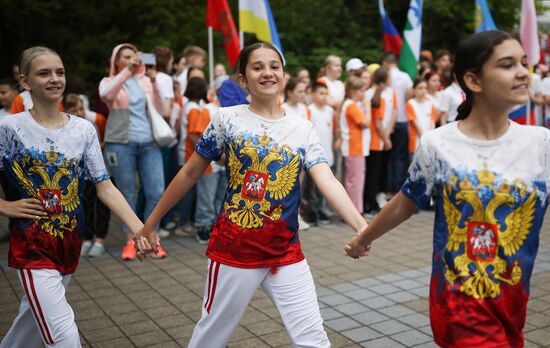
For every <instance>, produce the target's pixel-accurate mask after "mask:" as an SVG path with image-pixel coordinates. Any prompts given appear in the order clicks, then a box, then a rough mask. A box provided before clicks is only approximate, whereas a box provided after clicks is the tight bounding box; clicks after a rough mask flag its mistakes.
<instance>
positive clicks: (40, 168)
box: [12, 146, 80, 239]
mask: <svg viewBox="0 0 550 348" xmlns="http://www.w3.org/2000/svg"><path fill="white" fill-rule="evenodd" d="M45 158H46V160H45V161H43V160H41V159H40V158H39V157H36V158H34V159H32V158H31V156H30V155H29V154H25V155H23V156H22V157H21V159H20V161H19V162H18V161H17V160H14V161H13V164H12V169H13V172H14V174H15V177H16V178H17V181H19V184H20V185H21V187H22V188H23V189H24V190H25V192H26V193H27V194H28V196H29V197H30V198H36V199H38V200H40V201H42V204H43V206H44V208H45V210H46V211H47V212H48V215H47V216H42V217H39V218H38V220H37V221H36V223H37V224H39V225H40V226H41V228H42V230H43V231H44V232H47V233H49V234H50V235H52V236H54V237H59V238H61V239H63V233H64V232H71V231H74V229H75V228H76V224H77V222H76V218H75V217H74V216H73V217H72V219H69V216H68V215H67V213H70V212H72V211H74V210H75V209H76V208H77V207H78V206H79V205H80V199H79V197H78V172H77V170H76V167H77V165H78V164H77V160H76V159H71V160H70V161H67V160H63V161H61V163H60V164H58V163H57V162H58V159H59V154H58V153H57V152H55V151H54V147H53V146H52V147H50V151H48V152H46V154H45ZM52 168H53V175H51V174H50V173H52ZM72 173H74V176H73V174H72ZM31 177H35V178H37V179H38V180H39V181H40V182H39V183H37V184H34V183H33V181H32V180H31V179H30V178H31ZM63 177H66V178H68V179H69V180H70V182H69V184H68V185H67V187H66V188H62V187H61V185H60V181H61V179H62V178H63ZM35 187H38V189H36V188H35Z"/></svg>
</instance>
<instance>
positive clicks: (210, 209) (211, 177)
mask: <svg viewBox="0 0 550 348" xmlns="http://www.w3.org/2000/svg"><path fill="white" fill-rule="evenodd" d="M226 188H227V177H226V175H225V170H220V171H217V172H215V173H210V174H207V175H205V174H203V175H202V176H201V178H200V179H199V182H198V183H197V210H196V211H195V226H196V227H199V228H200V227H207V226H212V225H213V224H214V222H215V221H216V216H217V214H218V212H219V211H220V207H221V204H222V202H223V199H224V196H225V190H226Z"/></svg>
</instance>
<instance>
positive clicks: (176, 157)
mask: <svg viewBox="0 0 550 348" xmlns="http://www.w3.org/2000/svg"><path fill="white" fill-rule="evenodd" d="M174 96H175V101H174V108H173V110H172V117H171V118H170V126H171V127H172V128H173V129H174V131H175V132H176V134H177V135H178V144H177V145H176V147H175V154H174V153H172V154H171V155H170V156H171V158H172V159H173V163H174V164H175V168H173V175H174V176H175V175H176V174H177V173H178V172H179V171H180V169H181V167H183V165H184V164H185V140H186V138H187V124H188V117H187V116H188V115H186V114H185V110H184V105H187V102H188V100H185V99H187V98H185V97H184V96H183V95H182V93H181V86H180V83H179V82H178V81H177V80H174ZM169 214H172V216H173V218H174V219H175V220H177V223H178V227H176V229H175V230H174V234H175V235H177V236H188V235H190V234H191V235H194V234H195V233H196V229H195V226H194V224H193V223H192V221H193V219H194V216H195V188H193V189H192V190H191V191H190V192H189V193H188V194H187V195H186V196H185V197H184V198H182V199H181V201H179V202H178V203H177V204H176V206H174V208H173V209H172V210H171V211H170V213H169Z"/></svg>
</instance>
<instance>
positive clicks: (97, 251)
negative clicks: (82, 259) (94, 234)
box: [88, 243, 105, 257]
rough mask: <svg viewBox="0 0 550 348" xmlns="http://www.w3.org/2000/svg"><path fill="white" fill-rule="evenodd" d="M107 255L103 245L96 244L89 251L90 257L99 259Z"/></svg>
mask: <svg viewBox="0 0 550 348" xmlns="http://www.w3.org/2000/svg"><path fill="white" fill-rule="evenodd" d="M104 253H105V246H104V245H103V244H101V243H94V245H92V247H91V248H90V250H89V251H88V257H99V256H101V255H103V254H104Z"/></svg>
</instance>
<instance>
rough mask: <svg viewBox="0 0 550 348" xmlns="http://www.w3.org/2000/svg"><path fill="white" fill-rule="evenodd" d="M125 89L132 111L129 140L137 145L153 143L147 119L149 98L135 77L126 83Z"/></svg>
mask: <svg viewBox="0 0 550 348" xmlns="http://www.w3.org/2000/svg"><path fill="white" fill-rule="evenodd" d="M124 88H126V91H127V92H128V108H129V109H130V129H129V131H128V140H129V141H133V142H137V143H149V142H152V141H153V133H152V131H151V123H149V118H148V117H147V98H145V93H143V90H142V89H141V87H140V85H139V82H138V79H137V78H136V77H135V76H134V77H132V78H131V79H129V80H128V81H126V82H124Z"/></svg>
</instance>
